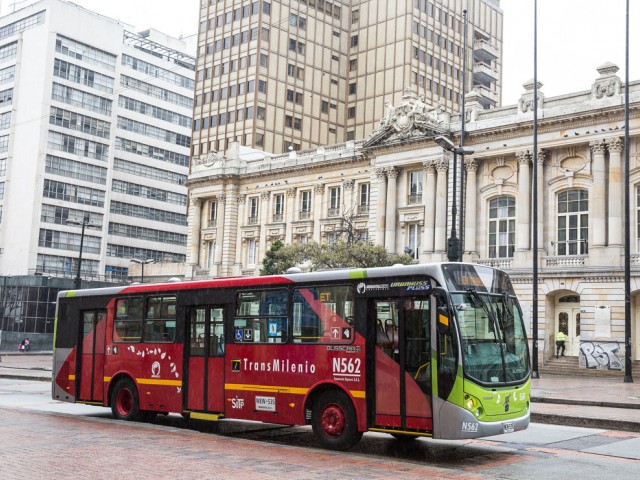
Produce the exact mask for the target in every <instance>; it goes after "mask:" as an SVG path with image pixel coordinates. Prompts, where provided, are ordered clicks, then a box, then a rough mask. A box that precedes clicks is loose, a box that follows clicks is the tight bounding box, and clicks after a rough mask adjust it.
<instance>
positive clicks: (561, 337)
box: [556, 331, 567, 358]
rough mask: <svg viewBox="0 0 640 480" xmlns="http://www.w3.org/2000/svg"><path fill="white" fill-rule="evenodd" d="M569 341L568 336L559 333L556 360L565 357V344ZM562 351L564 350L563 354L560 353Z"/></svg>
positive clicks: (557, 335)
mask: <svg viewBox="0 0 640 480" xmlns="http://www.w3.org/2000/svg"><path fill="white" fill-rule="evenodd" d="M566 341H567V336H566V335H565V334H564V332H562V331H559V332H558V333H557V334H556V358H558V355H561V356H563V357H564V348H565V347H564V342H566ZM560 350H562V354H561V353H560Z"/></svg>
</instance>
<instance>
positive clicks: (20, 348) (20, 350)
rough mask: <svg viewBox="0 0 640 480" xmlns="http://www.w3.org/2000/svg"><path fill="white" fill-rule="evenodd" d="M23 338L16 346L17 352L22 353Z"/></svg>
mask: <svg viewBox="0 0 640 480" xmlns="http://www.w3.org/2000/svg"><path fill="white" fill-rule="evenodd" d="M24 340H25V339H24V338H23V339H22V340H20V343H19V344H18V351H19V352H23V353H24Z"/></svg>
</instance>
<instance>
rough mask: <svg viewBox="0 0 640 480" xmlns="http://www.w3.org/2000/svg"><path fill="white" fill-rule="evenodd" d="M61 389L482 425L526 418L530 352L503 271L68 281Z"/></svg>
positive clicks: (460, 427) (334, 427)
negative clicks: (82, 284)
mask: <svg viewBox="0 0 640 480" xmlns="http://www.w3.org/2000/svg"><path fill="white" fill-rule="evenodd" d="M53 357H54V358H53V385H52V396H53V398H54V399H56V400H61V401H66V402H76V403H84V404H90V405H101V406H105V407H111V410H112V412H113V416H114V417H116V418H118V419H122V420H142V419H146V420H149V419H152V418H154V416H155V415H157V414H159V413H162V414H166V413H180V414H182V415H184V416H185V417H189V418H192V419H201V420H212V421H218V420H222V419H242V420H253V421H259V422H268V423H276V424H285V425H309V424H310V425H311V426H312V428H313V432H314V434H315V436H316V437H317V439H318V441H319V443H320V444H321V445H322V446H323V447H325V448H330V449H336V450H343V449H348V448H350V447H351V446H353V445H354V444H355V443H356V442H357V441H358V440H359V439H360V438H361V436H362V434H363V432H367V431H377V432H386V433H389V434H391V435H394V436H395V437H398V438H413V437H419V436H428V437H433V438H439V439H466V438H475V437H484V436H488V435H496V434H502V433H507V432H513V431H517V430H522V429H525V428H526V427H527V426H528V424H529V402H530V396H529V395H530V362H529V347H528V343H527V336H526V332H525V327H524V322H523V317H522V311H521V308H520V305H519V303H518V300H517V298H516V296H515V294H514V290H513V287H512V285H511V281H510V279H509V277H508V276H507V274H506V273H504V272H502V271H500V270H496V269H493V268H489V267H485V266H480V265H473V264H465V263H437V264H421V265H407V266H403V265H396V266H392V267H382V268H371V269H346V270H331V271H323V272H311V273H292V274H286V275H278V276H265V277H230V278H219V279H212V280H200V281H184V282H178V283H159V284H141V285H131V286H122V287H112V288H103V289H88V290H74V291H66V292H61V293H60V294H59V296H58V305H57V317H56V325H55V336H54V356H53Z"/></svg>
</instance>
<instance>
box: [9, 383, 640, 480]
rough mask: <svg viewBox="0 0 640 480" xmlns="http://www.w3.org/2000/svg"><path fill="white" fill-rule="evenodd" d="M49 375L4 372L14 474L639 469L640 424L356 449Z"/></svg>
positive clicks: (256, 477)
mask: <svg viewBox="0 0 640 480" xmlns="http://www.w3.org/2000/svg"><path fill="white" fill-rule="evenodd" d="M49 389H50V386H49V384H47V383H45V382H34V381H26V380H20V379H0V471H1V472H2V477H3V478H5V479H14V478H15V479H24V478H39V479H49V478H51V479H53V478H56V479H57V478H60V477H62V476H64V477H67V478H92V479H93V478H96V479H101V478H105V479H107V478H108V479H117V478H125V477H126V478H135V479H136V480H140V479H147V478H148V479H154V480H158V479H165V478H171V479H173V478H185V479H191V478H193V479H203V478H215V479H218V478H221V479H226V478H230V479H234V480H241V479H245V478H246V479H251V480H260V479H266V478H274V477H286V478H287V479H359V478H367V479H375V478H390V477H392V478H394V479H395V478H399V479H413V478H415V479H418V478H420V479H425V478H430V479H433V478H436V479H439V478H445V479H514V480H517V479H522V480H525V479H526V480H528V479H537V480H539V479H540V478H559V479H561V480H573V479H576V480H578V479H579V480H588V479H591V478H593V479H596V478H597V479H601V478H616V480H624V479H634V480H635V479H637V478H639V477H640V433H632V432H621V431H615V430H606V429H593V428H578V427H563V426H557V425H544V424H536V423H533V424H532V425H531V426H530V428H529V429H528V430H526V431H523V432H517V433H513V434H508V435H501V436H498V437H490V438H485V439H477V440H466V441H435V440H431V439H419V440H416V441H412V442H399V441H397V440H395V439H393V438H392V437H390V436H389V435H385V434H377V433H367V434H365V435H364V437H363V439H362V441H361V442H360V443H359V444H358V445H357V446H356V447H355V448H354V449H353V450H351V451H349V452H330V451H326V450H322V449H320V448H318V447H317V446H316V443H315V440H314V438H313V435H312V433H311V430H310V428H308V427H283V426H278V425H269V424H259V423H249V422H235V421H224V422H219V423H217V424H211V423H204V422H187V421H185V420H184V419H183V418H182V417H180V416H178V415H169V416H167V417H159V418H158V419H157V421H156V422H155V423H153V424H148V423H127V422H119V421H116V420H113V419H112V418H111V416H110V411H109V410H108V409H106V408H103V407H91V406H86V405H74V404H66V403H60V402H57V401H54V400H52V399H51V398H50V391H49Z"/></svg>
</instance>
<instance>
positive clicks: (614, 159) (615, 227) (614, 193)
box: [607, 138, 628, 246]
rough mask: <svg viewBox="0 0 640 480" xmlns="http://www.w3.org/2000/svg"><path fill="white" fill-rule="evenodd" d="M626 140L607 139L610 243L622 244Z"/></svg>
mask: <svg viewBox="0 0 640 480" xmlns="http://www.w3.org/2000/svg"><path fill="white" fill-rule="evenodd" d="M623 146H624V142H623V140H622V139H620V138H612V139H608V140H607V147H608V148H609V245H615V246H621V245H622V243H623V241H622V211H623V206H622V204H623V196H622V193H623V192H624V185H623V183H622V182H623V179H622V160H621V153H622V147H623ZM625 181H628V179H625Z"/></svg>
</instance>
